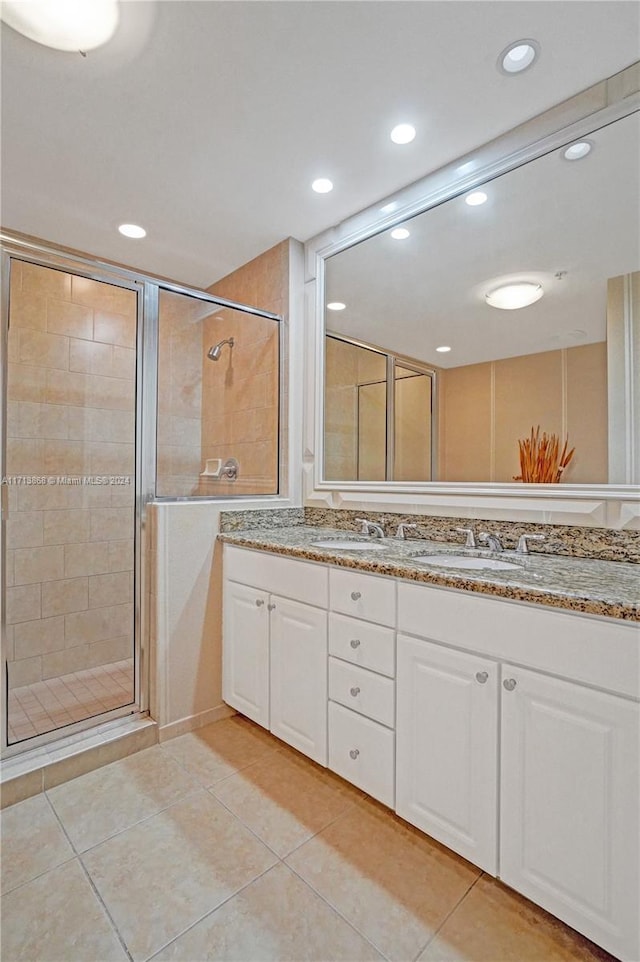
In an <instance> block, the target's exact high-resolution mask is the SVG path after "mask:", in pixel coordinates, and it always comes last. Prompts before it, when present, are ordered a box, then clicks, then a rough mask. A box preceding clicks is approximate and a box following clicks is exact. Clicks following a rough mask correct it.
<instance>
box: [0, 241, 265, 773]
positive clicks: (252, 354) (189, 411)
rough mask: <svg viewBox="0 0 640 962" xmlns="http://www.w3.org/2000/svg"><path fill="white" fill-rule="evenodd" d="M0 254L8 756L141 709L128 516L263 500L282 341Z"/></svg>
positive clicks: (221, 306) (221, 305)
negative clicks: (151, 508)
mask: <svg viewBox="0 0 640 962" xmlns="http://www.w3.org/2000/svg"><path fill="white" fill-rule="evenodd" d="M2 248H3V250H2V271H3V273H2V277H3V285H2V295H3V303H2V315H3V325H2V365H1V368H2V401H3V404H2V445H1V451H2V468H1V473H2V485H1V492H2V551H1V564H2V619H1V620H2V673H3V680H2V683H3V711H2V747H3V752H4V753H5V754H13V753H15V752H16V751H19V750H24V749H25V748H31V747H34V746H37V745H39V744H41V743H46V742H48V741H51V740H53V739H55V738H57V737H59V736H60V734H61V733H62V734H65V735H66V734H72V733H75V732H78V731H82V730H84V729H86V728H90V727H92V726H94V725H96V724H98V723H102V722H104V721H107V720H111V719H117V718H118V717H120V716H125V715H131V714H134V713H139V712H144V711H145V710H146V709H147V706H148V698H147V687H148V686H147V680H146V676H147V665H146V658H147V654H146V653H147V651H148V646H147V645H146V644H144V643H143V642H144V637H145V634H146V631H147V617H146V605H147V592H148V586H147V585H145V564H144V559H143V554H144V539H143V531H144V522H145V505H146V503H147V502H148V501H150V500H152V499H154V498H156V497H158V498H171V499H174V498H180V499H183V498H212V497H220V496H222V497H233V496H237V495H245V496H246V495H252V494H277V493H278V486H279V474H280V472H279V448H278V433H279V421H280V419H279V405H280V366H279V359H280V337H281V325H280V323H279V321H280V318H279V317H278V316H277V315H273V314H269V313H268V312H265V311H260V310H259V309H257V308H255V307H245V306H244V305H239V304H234V303H231V302H229V301H224V300H221V299H220V298H216V297H212V296H210V295H208V294H206V293H204V292H200V291H194V290H189V289H187V288H183V287H180V286H177V285H171V284H165V283H163V282H159V281H157V280H156V279H154V278H151V277H148V276H145V275H141V274H137V273H135V272H132V271H127V270H124V269H117V268H115V267H113V266H111V265H107V264H101V263H97V262H93V261H90V260H88V259H84V258H80V257H75V256H74V257H72V256H69V255H67V254H66V253H64V252H61V251H57V250H55V249H52V248H44V247H41V246H38V245H34V244H31V243H27V242H24V241H22V240H21V239H19V238H14V237H12V236H9V235H3V237H2ZM211 349H215V350H214V351H213V354H214V355H215V356H213V357H212V356H211ZM208 354H209V356H208ZM230 461H232V462H234V464H235V470H234V471H230V470H229V468H228V463H229V462H230ZM225 466H226V467H225Z"/></svg>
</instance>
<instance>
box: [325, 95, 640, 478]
mask: <svg viewBox="0 0 640 962" xmlns="http://www.w3.org/2000/svg"><path fill="white" fill-rule="evenodd" d="M571 144H573V146H571ZM568 146H569V149H567V147H568ZM639 158H640V114H639V113H631V114H629V115H626V116H622V117H621V118H620V119H616V120H615V121H613V122H608V123H606V124H604V123H603V122H602V121H601V122H600V125H599V126H596V127H595V129H591V130H589V132H588V133H587V134H586V135H582V136H580V138H579V142H578V143H576V141H575V140H573V141H571V140H565V141H564V142H561V143H560V146H557V145H555V146H554V147H553V149H550V150H549V151H548V152H546V153H544V154H543V155H541V156H537V157H536V158H535V159H533V160H530V161H529V162H527V163H524V164H522V165H521V166H517V167H515V168H514V169H511V170H509V171H508V172H506V173H503V174H500V175H499V176H494V177H492V178H491V179H487V180H486V181H485V182H484V183H482V184H481V185H480V184H478V185H475V187H474V189H473V191H466V192H464V193H460V194H458V195H457V196H455V197H452V198H451V199H448V200H446V201H444V202H442V203H439V204H438V205H437V206H432V207H430V208H429V209H428V210H424V211H423V212H422V213H419V214H417V215H415V216H412V217H410V218H408V219H406V220H405V221H404V222H403V223H402V224H398V223H395V224H393V225H390V226H389V227H387V228H386V229H384V230H383V231H379V232H378V233H372V232H370V233H372V236H366V237H365V239H363V240H360V241H359V242H357V243H353V244H352V245H351V246H343V249H338V250H337V252H336V253H332V252H331V251H330V250H329V256H325V257H324V260H323V263H324V302H323V315H324V328H323V331H324V333H323V335H322V337H323V339H324V370H323V374H322V378H323V381H324V401H323V404H322V407H323V417H322V419H321V422H322V434H323V471H322V480H324V481H326V482H333V481H335V482H345V481H346V482H349V481H358V482H361V481H378V480H381V479H384V480H387V481H393V480H403V479H408V480H415V481H422V480H423V481H437V482H442V483H456V482H475V483H486V482H490V483H494V484H503V483H514V481H515V479H517V478H518V477H519V476H520V475H521V462H520V455H519V441H522V440H524V439H525V438H529V437H530V434H531V431H532V429H533V430H534V431H535V430H536V429H537V428H538V427H539V429H540V435H542V434H543V433H546V434H547V435H548V436H550V435H556V437H557V438H558V440H559V443H560V445H562V444H563V443H564V441H565V439H566V438H568V444H569V447H570V448H575V454H574V455H573V458H572V459H571V461H570V462H569V464H568V465H567V467H566V469H565V471H564V473H563V474H562V477H561V480H562V483H563V484H569V485H607V484H609V483H615V484H625V483H630V482H631V481H634V482H636V483H637V482H638V480H639V479H638V478H637V476H636V477H634V478H632V477H630V476H629V469H628V464H629V458H628V457H627V456H626V455H625V456H624V457H623V452H621V451H620V449H621V447H623V446H624V445H625V444H626V443H627V442H626V441H625V438H624V425H623V424H621V422H620V419H622V421H624V418H625V410H626V409H627V408H628V405H629V398H628V397H627V396H625V392H626V394H627V395H628V392H629V390H630V388H629V381H631V384H633V370H632V368H633V364H634V360H633V357H632V352H633V351H634V350H635V351H636V353H637V351H638V346H637V345H636V346H635V348H634V347H633V345H632V344H631V342H630V338H629V336H628V334H625V330H627V331H628V330H629V329H631V328H632V327H633V324H631V328H629V323H630V322H629V317H628V314H629V311H630V310H635V311H636V312H637V311H638V300H639V297H638V291H639V288H640V284H639V283H638V279H639V278H640V274H639V273H638V272H639V271H640V231H639V223H638V211H639V210H640V165H639ZM513 285H517V287H518V289H515V288H514V289H511V290H510V289H509V288H510V287H512V286H513ZM634 290H635V298H634V297H633V296H632V294H633V292H634ZM634 301H635V306H634ZM521 304H522V305H523V306H518V305H521ZM336 308H337V309H336ZM625 325H627V327H626V328H625ZM635 329H636V331H637V330H638V320H637V316H636V320H635ZM608 342H609V343H608ZM389 357H393V358H394V359H398V360H394V361H393V364H392V365H390V362H389ZM394 369H395V370H397V371H399V372H402V371H403V370H405V371H406V372H407V375H408V374H409V373H410V374H411V375H412V379H411V383H409V382H407V385H405V387H404V388H402V387H401V389H400V390H401V392H402V399H401V400H399V397H400V394H399V393H398V391H397V389H394V390H393V392H391V390H390V384H391V383H392V381H391V380H390V371H393V370H394ZM420 375H422V376H420ZM405 376H406V375H405ZM636 377H637V371H636ZM427 381H428V384H427ZM407 388H408V389H407ZM631 389H632V388H631ZM636 390H637V388H636ZM391 394H393V397H391V399H390V395H391ZM394 401H395V404H394ZM383 428H384V430H383ZM394 435H395V438H396V439H397V438H399V437H403V436H404V437H405V438H406V439H409V440H408V442H406V443H405V448H407V450H409V451H410V452H411V458H410V459H409V461H410V464H409V461H407V463H406V464H405V465H404V467H399V468H398V470H399V472H400V473H399V474H398V475H397V476H396V475H395V474H394V473H393V471H394V463H393V462H394V460H396V461H397V457H395V453H396V452H397V448H398V442H397V440H396V441H395V442H394V440H393V438H394ZM394 443H395V448H396V452H394ZM400 447H402V442H401V443H400ZM627 454H628V452H627ZM625 465H626V467H625ZM403 470H404V472H405V473H404V475H403V474H402V471H403ZM625 472H626V474H625Z"/></svg>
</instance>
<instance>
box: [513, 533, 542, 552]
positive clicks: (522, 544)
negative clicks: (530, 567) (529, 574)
mask: <svg viewBox="0 0 640 962" xmlns="http://www.w3.org/2000/svg"><path fill="white" fill-rule="evenodd" d="M546 540H547V536H546V535H544V534H521V535H520V537H519V538H518V547H517V548H516V551H517V553H518V554H529V546H528V544H527V541H546Z"/></svg>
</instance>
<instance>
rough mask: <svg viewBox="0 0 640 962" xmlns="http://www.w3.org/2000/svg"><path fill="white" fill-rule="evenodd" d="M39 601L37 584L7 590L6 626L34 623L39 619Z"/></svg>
mask: <svg viewBox="0 0 640 962" xmlns="http://www.w3.org/2000/svg"><path fill="white" fill-rule="evenodd" d="M40 599H41V587H40V585H39V584H35V585H18V586H17V587H14V588H7V596H6V615H7V624H8V625H14V624H17V623H18V622H20V621H34V620H37V619H38V618H40V615H41V609H40Z"/></svg>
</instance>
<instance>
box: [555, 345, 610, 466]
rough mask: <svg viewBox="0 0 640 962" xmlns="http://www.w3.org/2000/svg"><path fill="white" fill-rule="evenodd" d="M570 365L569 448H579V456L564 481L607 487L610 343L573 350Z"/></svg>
mask: <svg viewBox="0 0 640 962" xmlns="http://www.w3.org/2000/svg"><path fill="white" fill-rule="evenodd" d="M566 365H567V367H566V370H567V431H568V434H569V446H570V447H574V446H575V449H576V453H575V454H574V456H573V460H572V461H571V463H570V465H569V467H568V468H567V470H566V473H565V474H564V475H563V481H565V482H567V483H568V484H597V483H604V484H606V483H607V481H608V478H609V465H608V457H609V452H608V437H609V424H608V411H607V345H606V343H604V342H600V343H598V344H584V345H582V346H580V347H572V348H569V349H568V350H567V351H566ZM562 440H563V441H564V439H562Z"/></svg>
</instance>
